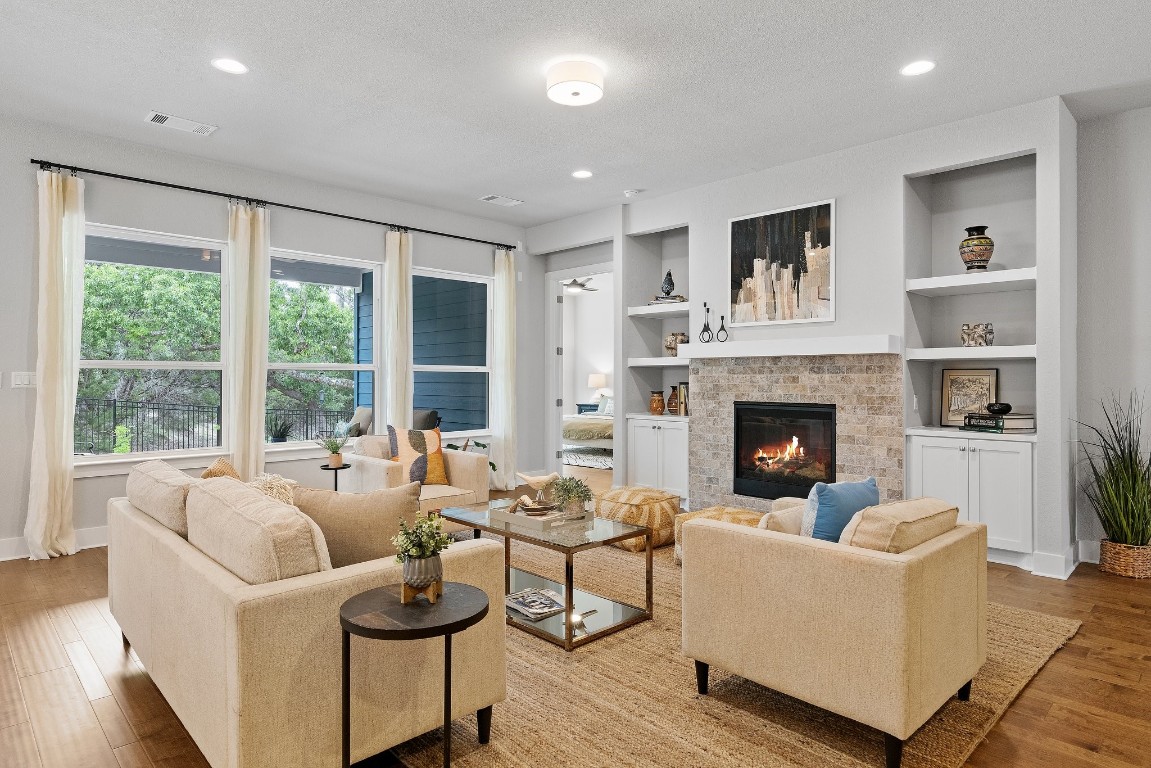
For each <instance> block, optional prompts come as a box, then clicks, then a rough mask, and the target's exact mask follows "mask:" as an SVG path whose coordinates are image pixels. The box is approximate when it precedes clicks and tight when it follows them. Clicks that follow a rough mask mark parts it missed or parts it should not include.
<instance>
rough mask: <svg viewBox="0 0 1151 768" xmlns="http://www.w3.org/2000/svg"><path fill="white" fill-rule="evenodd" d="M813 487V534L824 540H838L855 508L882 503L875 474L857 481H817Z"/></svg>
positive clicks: (814, 536) (816, 537) (857, 509)
mask: <svg viewBox="0 0 1151 768" xmlns="http://www.w3.org/2000/svg"><path fill="white" fill-rule="evenodd" d="M811 490H812V492H813V493H814V494H815V499H816V510H815V527H814V528H812V531H811V536H812V538H815V539H823V540H824V541H836V542H837V541H839V537H840V536H841V535H842V534H843V529H844V528H846V527H847V524H848V523H849V522H851V518H852V517H854V516H855V513H856V512H858V511H859V510H861V509H863V508H864V507H873V506H875V505H876V504H878V503H879V487H878V486H877V485H876V483H875V478H874V477H869V478H867V479H866V480H864V481H862V482H858V483H816V484H815V486H814V487H813V488H812V489H811Z"/></svg>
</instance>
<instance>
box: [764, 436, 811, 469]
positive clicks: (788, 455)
mask: <svg viewBox="0 0 1151 768" xmlns="http://www.w3.org/2000/svg"><path fill="white" fill-rule="evenodd" d="M754 458H755V463H756V464H757V465H761V466H762V465H765V464H766V465H767V466H769V467H770V466H772V465H773V464H778V463H781V462H788V461H796V460H799V459H804V458H806V454H805V452H804V449H803V446H802V445H800V444H799V438H798V437H797V436H795V435H792V436H791V442H789V443H787V444H785V445H784V446H782V447H777V448H768V449H767V450H766V451H765V450H764V449H763V448H759V449H758V450H756V452H755V457H754Z"/></svg>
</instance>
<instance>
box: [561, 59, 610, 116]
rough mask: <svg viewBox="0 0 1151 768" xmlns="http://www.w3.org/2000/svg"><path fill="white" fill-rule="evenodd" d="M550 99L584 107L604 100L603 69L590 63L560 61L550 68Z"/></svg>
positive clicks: (567, 104)
mask: <svg viewBox="0 0 1151 768" xmlns="http://www.w3.org/2000/svg"><path fill="white" fill-rule="evenodd" d="M547 82H548V98H549V99H551V100H552V101H554V102H556V103H557V104H564V105H566V106H569V107H582V106H584V105H586V104H594V103H595V102H597V101H599V100H600V99H601V98H603V69H601V68H600V67H599V66H598V65H596V64H594V63H592V62H590V61H559V62H556V63H555V64H552V65H551V66H550V67H548V80H547Z"/></svg>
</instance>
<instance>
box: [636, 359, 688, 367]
mask: <svg viewBox="0 0 1151 768" xmlns="http://www.w3.org/2000/svg"><path fill="white" fill-rule="evenodd" d="M689 364H691V358H689V357H629V358H628V359H627V367H628V368H686V367H687V366H688V365H689Z"/></svg>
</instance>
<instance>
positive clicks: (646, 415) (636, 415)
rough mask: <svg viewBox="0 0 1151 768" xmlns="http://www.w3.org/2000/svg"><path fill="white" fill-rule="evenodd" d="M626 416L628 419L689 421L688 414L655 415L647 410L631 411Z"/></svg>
mask: <svg viewBox="0 0 1151 768" xmlns="http://www.w3.org/2000/svg"><path fill="white" fill-rule="evenodd" d="M624 418H627V419H660V420H662V421H687V416H673V415H671V414H669V413H665V414H663V415H662V416H653V415H652V414H650V413H647V412H646V411H645V412H643V413H629V414H627V415H626V416H625V417H624Z"/></svg>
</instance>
